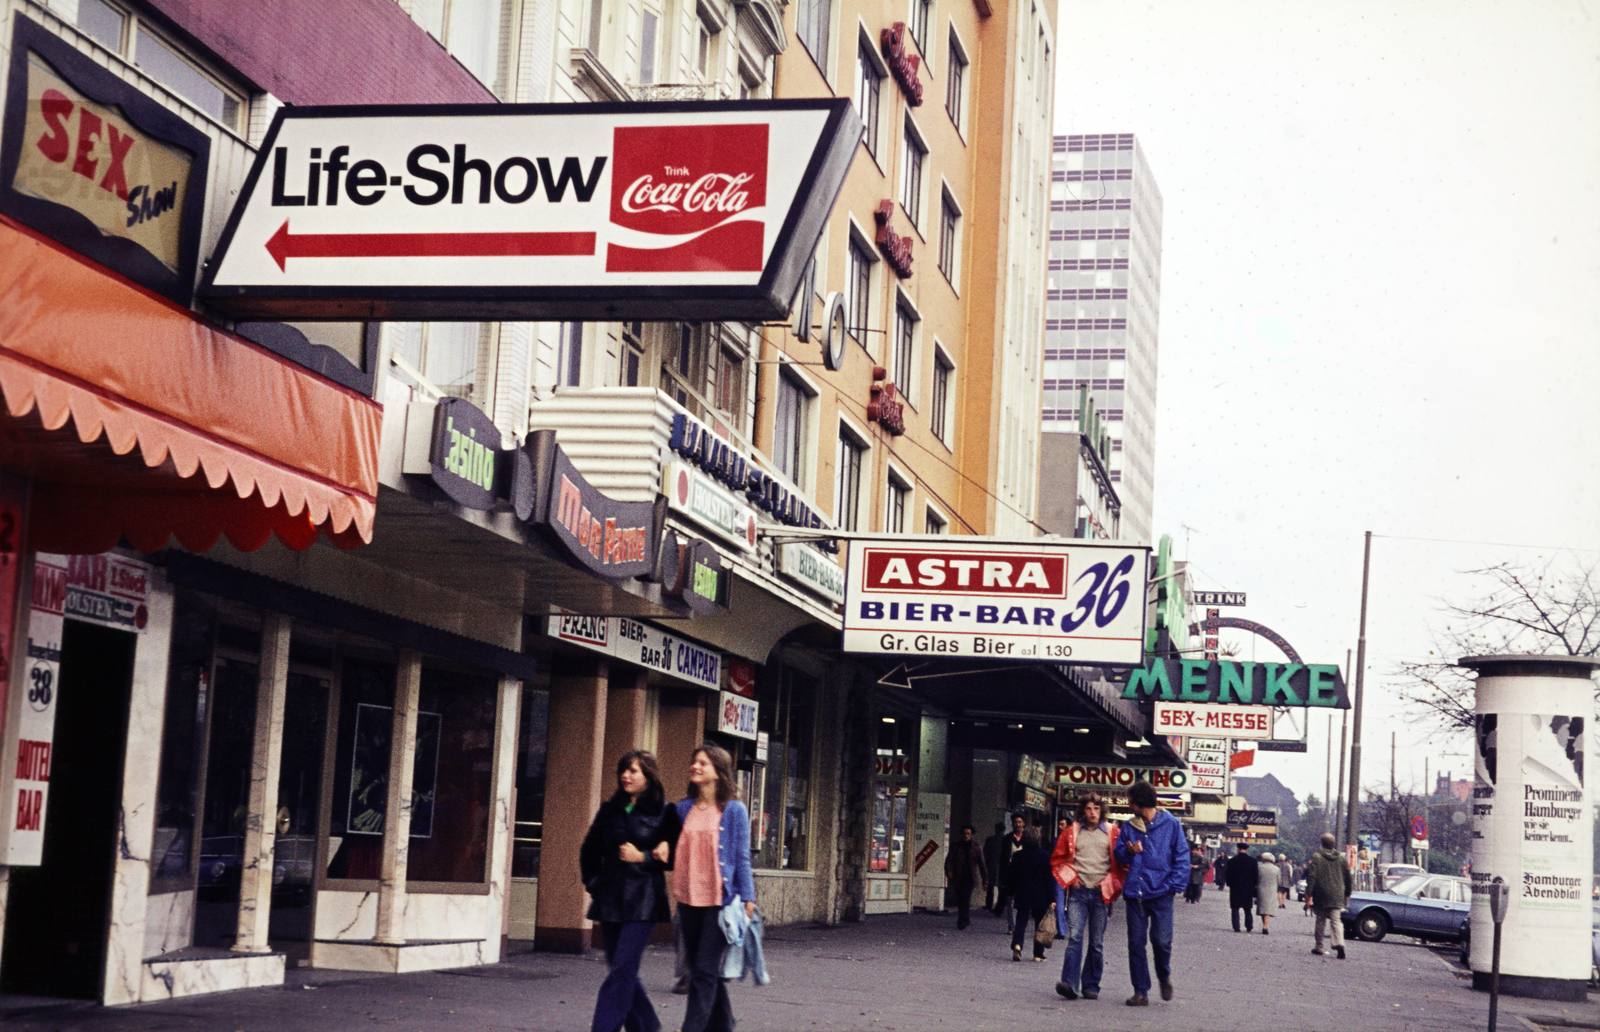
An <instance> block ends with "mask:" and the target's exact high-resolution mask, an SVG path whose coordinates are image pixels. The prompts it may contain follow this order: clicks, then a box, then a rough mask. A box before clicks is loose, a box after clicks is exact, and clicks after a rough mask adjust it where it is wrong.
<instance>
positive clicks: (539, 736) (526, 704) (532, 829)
mask: <svg viewBox="0 0 1600 1032" xmlns="http://www.w3.org/2000/svg"><path fill="white" fill-rule="evenodd" d="M540 669H541V671H542V670H543V669H544V668H543V667H542V666H541V668H540ZM549 732H550V693H549V692H547V691H534V690H532V689H524V691H523V693H522V727H521V728H520V729H519V730H518V733H517V822H516V831H515V832H514V836H513V838H512V843H511V877H513V878H537V877H539V851H540V847H541V846H542V844H543V842H544V765H545V757H546V756H547V755H548V748H547V746H548V738H549Z"/></svg>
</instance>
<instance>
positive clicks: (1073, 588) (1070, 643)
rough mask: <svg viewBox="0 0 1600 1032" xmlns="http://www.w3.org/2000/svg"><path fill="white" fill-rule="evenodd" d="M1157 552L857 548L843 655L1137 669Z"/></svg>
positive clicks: (985, 545) (962, 542)
mask: <svg viewBox="0 0 1600 1032" xmlns="http://www.w3.org/2000/svg"><path fill="white" fill-rule="evenodd" d="M1149 551H1150V550H1149V549H1148V548H1146V547H1129V546H1127V545H1116V546H1107V545H1089V544H1082V543H1078V542H1074V543H1072V544H1066V543H1064V542H1061V543H1058V542H1054V541H1039V540H1029V541H995V540H991V539H986V538H972V537H963V538H951V539H947V540H936V539H930V538H928V537H926V536H920V535H919V536H917V537H906V536H899V537H884V538H858V539H855V540H852V541H851V542H850V550H849V564H848V566H847V568H846V571H845V606H844V648H845V651H846V652H887V653H897V654H900V655H908V654H909V655H922V656H940V655H953V656H990V657H996V658H1004V659H1027V660H1053V661H1056V662H1069V663H1097V664H1101V665H1105V666H1131V665H1134V664H1136V663H1139V662H1141V661H1142V660H1143V658H1144V657H1143V651H1144V611H1145V607H1144V597H1145V594H1144V593H1145V571H1146V567H1147V566H1148V563H1147V559H1148V555H1149Z"/></svg>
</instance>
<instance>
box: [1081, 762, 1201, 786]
mask: <svg viewBox="0 0 1600 1032" xmlns="http://www.w3.org/2000/svg"><path fill="white" fill-rule="evenodd" d="M1055 779H1056V784H1058V785H1087V786H1090V787H1105V788H1128V787H1129V786H1131V785H1132V784H1133V783H1134V782H1135V781H1148V782H1150V784H1152V785H1154V786H1155V787H1156V788H1157V789H1160V790H1162V791H1166V792H1187V791H1189V772H1188V771H1186V770H1179V769H1178V768H1176V767H1113V766H1107V765H1104V764H1098V763H1057V764H1055Z"/></svg>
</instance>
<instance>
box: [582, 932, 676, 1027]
mask: <svg viewBox="0 0 1600 1032" xmlns="http://www.w3.org/2000/svg"><path fill="white" fill-rule="evenodd" d="M655 927H656V926H655V925H654V924H653V923H652V922H650V921H628V922H626V923H621V924H619V923H616V922H612V921H605V922H602V923H601V925H600V934H601V935H602V936H603V941H604V942H605V947H606V961H607V962H608V963H609V964H610V965H611V970H610V971H608V972H607V973H606V980H605V981H604V982H601V983H600V996H599V998H598V999H596V1000H595V1001H594V1023H593V1024H592V1025H591V1026H590V1028H591V1029H592V1032H617V1029H619V1028H624V1027H625V1028H626V1029H627V1030H628V1032H660V1029H661V1021H660V1019H659V1018H657V1017H656V1011H655V1008H654V1007H652V1006H650V997H649V996H647V995H645V991H644V986H643V985H641V984H640V982H639V959H640V958H641V957H643V956H644V948H645V947H646V946H647V945H649V943H650V933H651V932H653V931H655Z"/></svg>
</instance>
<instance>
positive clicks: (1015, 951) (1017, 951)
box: [1011, 946, 1022, 964]
mask: <svg viewBox="0 0 1600 1032" xmlns="http://www.w3.org/2000/svg"><path fill="white" fill-rule="evenodd" d="M1011 960H1012V961H1013V962H1014V963H1019V964H1020V963H1021V962H1022V947H1021V946H1013V947H1011Z"/></svg>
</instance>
